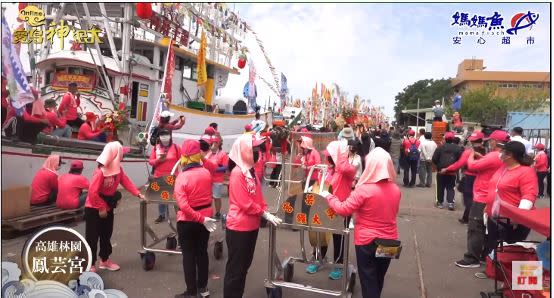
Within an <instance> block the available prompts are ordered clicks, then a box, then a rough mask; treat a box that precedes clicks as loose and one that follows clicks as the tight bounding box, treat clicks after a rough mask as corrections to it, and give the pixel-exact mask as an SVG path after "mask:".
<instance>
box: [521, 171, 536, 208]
mask: <svg viewBox="0 0 554 298" xmlns="http://www.w3.org/2000/svg"><path fill="white" fill-rule="evenodd" d="M522 169H525V171H524V172H523V174H522V175H521V178H520V180H519V191H520V193H521V199H526V200H529V201H531V202H533V203H534V202H535V200H536V199H537V195H538V193H539V186H538V182H537V180H538V179H537V175H536V174H535V171H534V170H532V169H531V168H527V167H526V168H522Z"/></svg>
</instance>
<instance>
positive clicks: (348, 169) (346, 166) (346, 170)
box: [335, 152, 356, 178]
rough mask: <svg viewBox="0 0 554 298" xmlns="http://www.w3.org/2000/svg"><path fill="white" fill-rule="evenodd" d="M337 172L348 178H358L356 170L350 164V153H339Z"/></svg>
mask: <svg viewBox="0 0 554 298" xmlns="http://www.w3.org/2000/svg"><path fill="white" fill-rule="evenodd" d="M335 171H336V172H339V173H342V174H343V175H344V176H346V177H351V178H353V177H354V176H356V168H355V167H354V166H353V165H351V164H350V163H349V162H348V152H339V155H338V160H337V164H336V166H335Z"/></svg>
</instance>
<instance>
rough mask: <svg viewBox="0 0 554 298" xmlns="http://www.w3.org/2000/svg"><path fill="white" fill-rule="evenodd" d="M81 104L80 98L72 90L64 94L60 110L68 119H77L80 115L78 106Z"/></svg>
mask: <svg viewBox="0 0 554 298" xmlns="http://www.w3.org/2000/svg"><path fill="white" fill-rule="evenodd" d="M80 104H81V101H80V100H79V98H77V97H75V96H74V95H73V94H72V93H71V92H67V93H65V94H64V95H63V97H62V101H61V102H60V106H59V107H58V111H59V112H60V114H62V115H63V116H64V117H65V119H67V120H75V119H77V117H78V114H77V108H78V107H79V105H80Z"/></svg>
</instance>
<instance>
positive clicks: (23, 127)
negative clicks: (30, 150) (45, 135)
mask: <svg viewBox="0 0 554 298" xmlns="http://www.w3.org/2000/svg"><path fill="white" fill-rule="evenodd" d="M17 124H18V125H17V126H18V127H17V135H18V137H19V140H21V141H23V142H28V143H31V144H34V143H36V142H37V135H38V133H39V132H41V131H42V130H43V129H45V128H46V127H47V126H48V125H47V124H44V123H34V122H29V121H23V118H19V117H18V119H17Z"/></svg>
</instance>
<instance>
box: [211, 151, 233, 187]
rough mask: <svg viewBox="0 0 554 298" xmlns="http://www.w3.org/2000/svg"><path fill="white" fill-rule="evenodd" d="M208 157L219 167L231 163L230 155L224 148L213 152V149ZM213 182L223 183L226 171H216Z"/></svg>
mask: <svg viewBox="0 0 554 298" xmlns="http://www.w3.org/2000/svg"><path fill="white" fill-rule="evenodd" d="M206 158H207V159H209V160H211V161H212V162H213V163H214V164H216V165H217V167H221V166H224V167H226V166H227V165H228V163H229V157H228V156H227V153H225V151H223V150H219V151H217V152H216V153H215V154H213V153H212V152H211V151H210V152H209V153H208V154H207V155H206ZM212 179H213V183H223V182H224V181H225V173H224V172H223V173H220V172H214V174H213V175H212Z"/></svg>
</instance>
